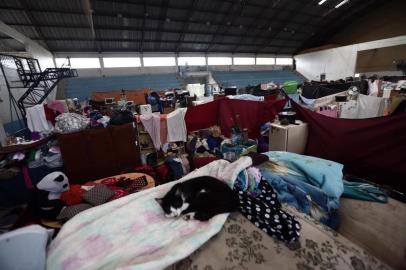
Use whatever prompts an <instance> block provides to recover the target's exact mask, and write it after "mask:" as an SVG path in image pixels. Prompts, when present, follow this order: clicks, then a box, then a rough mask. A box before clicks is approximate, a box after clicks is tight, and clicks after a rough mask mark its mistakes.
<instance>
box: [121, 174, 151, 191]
mask: <svg viewBox="0 0 406 270" xmlns="http://www.w3.org/2000/svg"><path fill="white" fill-rule="evenodd" d="M146 185H148V181H147V178H146V177H145V175H143V176H141V177H138V178H135V179H134V180H132V181H131V185H130V186H129V187H127V188H126V190H127V191H128V192H129V193H132V192H136V191H139V190H140V189H141V188H143V187H145V186H146Z"/></svg>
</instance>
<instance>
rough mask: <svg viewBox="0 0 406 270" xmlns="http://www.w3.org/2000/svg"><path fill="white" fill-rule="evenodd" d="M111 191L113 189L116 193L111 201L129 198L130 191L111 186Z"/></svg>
mask: <svg viewBox="0 0 406 270" xmlns="http://www.w3.org/2000/svg"><path fill="white" fill-rule="evenodd" d="M109 189H111V190H112V191H114V193H115V195H114V196H113V197H111V198H110V201H113V200H116V199H119V198H121V197H124V196H127V195H128V194H129V193H128V191H127V190H125V189H123V188H119V187H115V186H111V187H109Z"/></svg>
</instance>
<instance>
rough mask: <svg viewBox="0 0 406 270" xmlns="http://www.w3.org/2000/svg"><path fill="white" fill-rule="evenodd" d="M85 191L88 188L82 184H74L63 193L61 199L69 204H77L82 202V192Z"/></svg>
mask: <svg viewBox="0 0 406 270" xmlns="http://www.w3.org/2000/svg"><path fill="white" fill-rule="evenodd" d="M85 192H86V190H85V189H83V188H81V186H80V185H76V184H73V185H71V186H70V189H69V190H68V191H65V192H64V193H62V195H61V200H62V201H64V202H65V203H66V205H68V206H71V205H76V204H79V203H81V202H82V194H83V193H85Z"/></svg>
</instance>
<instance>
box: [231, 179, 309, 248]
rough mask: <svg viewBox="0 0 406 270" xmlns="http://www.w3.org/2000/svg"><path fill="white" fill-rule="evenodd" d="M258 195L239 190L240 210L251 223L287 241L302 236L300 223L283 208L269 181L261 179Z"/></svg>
mask: <svg viewBox="0 0 406 270" xmlns="http://www.w3.org/2000/svg"><path fill="white" fill-rule="evenodd" d="M258 189H259V191H260V192H257V194H258V195H257V196H256V197H253V196H251V195H250V194H249V193H248V192H245V191H242V190H239V188H238V187H235V190H236V191H237V192H238V198H239V200H240V205H239V210H240V212H241V214H242V215H244V216H245V217H246V218H247V219H248V220H249V221H251V223H253V224H254V225H255V226H257V227H258V228H260V229H261V230H263V231H264V232H266V233H267V234H268V235H270V236H272V237H275V238H277V239H279V240H282V241H286V242H289V243H290V242H295V241H297V240H298V239H299V236H300V229H301V226H300V223H299V222H298V221H297V220H296V219H295V218H294V217H293V216H291V215H289V214H288V213H286V212H285V211H283V210H282V209H281V204H280V202H279V201H278V197H277V194H276V192H275V191H274V190H273V188H272V187H271V186H270V185H269V184H268V182H267V181H265V180H261V182H260V184H259V186H258Z"/></svg>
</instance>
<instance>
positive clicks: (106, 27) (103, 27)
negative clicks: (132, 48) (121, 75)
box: [8, 23, 303, 41]
mask: <svg viewBox="0 0 406 270" xmlns="http://www.w3.org/2000/svg"><path fill="white" fill-rule="evenodd" d="M8 25H9V26H11V27H14V26H17V27H19V26H29V27H34V26H33V25H32V24H24V23H14V24H8ZM37 27H43V28H58V29H61V31H63V29H82V30H88V29H89V26H86V25H69V26H65V25H52V24H51V25H47V24H39V25H37ZM94 27H95V28H96V30H114V31H120V30H130V31H144V32H148V31H150V32H156V31H158V29H157V28H147V27H144V28H143V27H137V26H112V25H100V24H95V25H94ZM162 33H174V34H179V31H178V30H169V29H164V30H162ZM186 34H192V35H206V36H209V35H213V34H215V32H206V31H186V32H185V35H186ZM223 36H224V37H240V36H241V35H238V34H231V33H225V34H224V35H223ZM245 37H252V38H256V39H264V37H263V36H261V35H252V34H249V33H247V34H245ZM286 40H288V41H302V40H303V39H300V38H287V39H286Z"/></svg>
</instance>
